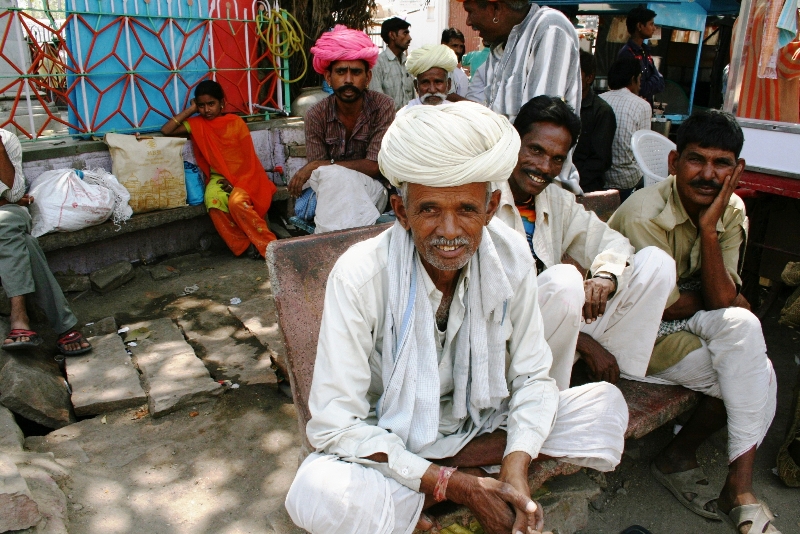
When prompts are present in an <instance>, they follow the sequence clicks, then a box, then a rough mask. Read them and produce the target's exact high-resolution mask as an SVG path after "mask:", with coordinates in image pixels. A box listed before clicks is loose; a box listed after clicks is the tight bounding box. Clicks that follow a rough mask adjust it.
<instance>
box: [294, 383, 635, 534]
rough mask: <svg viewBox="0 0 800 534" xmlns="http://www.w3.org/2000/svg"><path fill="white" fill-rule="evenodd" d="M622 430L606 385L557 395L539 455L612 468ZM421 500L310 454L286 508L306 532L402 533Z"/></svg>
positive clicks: (624, 412) (618, 396)
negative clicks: (553, 414) (557, 398)
mask: <svg viewBox="0 0 800 534" xmlns="http://www.w3.org/2000/svg"><path fill="white" fill-rule="evenodd" d="M627 427H628V406H627V404H626V403H625V399H624V398H623V397H622V393H620V391H619V390H618V389H617V388H616V387H614V386H612V385H611V384H608V383H606V382H597V383H593V384H586V385H584V386H580V387H577V388H572V389H569V390H567V391H562V392H561V393H560V395H559V404H558V413H557V415H556V420H555V422H554V424H553V428H552V430H551V431H550V435H549V436H548V437H547V439H546V440H545V442H544V444H543V445H542V448H541V454H543V455H547V456H550V457H553V458H560V459H562V460H564V461H567V462H569V463H572V464H576V465H580V466H582V467H591V468H593V469H598V470H600V471H611V470H612V469H614V468H615V467H616V466H617V464H619V461H620V458H621V456H622V449H623V447H624V445H625V439H624V435H625V430H626V429H627ZM424 500H425V496H424V494H422V493H419V492H417V491H414V490H412V489H410V488H408V487H406V486H403V485H401V484H400V483H399V482H397V481H396V480H394V479H392V478H387V477H385V476H383V475H382V474H381V473H380V472H378V471H377V470H376V469H373V468H371V467H368V466H364V465H360V464H356V463H351V462H345V461H342V460H339V459H338V458H337V457H335V456H332V455H326V454H317V453H314V454H311V455H310V456H309V457H308V458H306V459H305V461H304V462H303V464H302V465H301V466H300V469H298V471H297V475H296V476H295V479H294V481H293V482H292V486H291V488H289V493H288V494H287V495H286V510H287V511H288V512H289V516H290V517H291V518H292V521H294V522H295V524H297V525H298V526H299V527H301V528H303V529H305V530H307V531H308V532H310V533H311V534H348V533H353V534H355V533H359V534H360V533H367V532H369V533H376V534H390V533H391V534H410V533H411V532H412V531H413V530H414V527H415V525H416V524H417V520H418V519H419V514H420V512H421V511H422V505H423V502H424Z"/></svg>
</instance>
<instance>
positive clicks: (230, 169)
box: [186, 115, 278, 218]
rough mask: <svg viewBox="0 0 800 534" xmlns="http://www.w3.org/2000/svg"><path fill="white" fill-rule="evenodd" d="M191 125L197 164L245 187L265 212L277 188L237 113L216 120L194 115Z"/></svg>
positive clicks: (258, 210) (256, 206)
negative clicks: (257, 154)
mask: <svg viewBox="0 0 800 534" xmlns="http://www.w3.org/2000/svg"><path fill="white" fill-rule="evenodd" d="M186 122H188V123H189V127H190V128H191V137H192V144H193V146H194V155H195V158H197V165H198V167H200V168H201V169H202V170H203V172H204V173H205V175H206V177H210V176H211V169H214V172H215V173H216V174H221V175H222V176H224V177H225V179H226V180H228V181H229V182H230V183H231V184H232V185H233V187H238V188H240V189H244V190H245V191H246V192H247V194H248V195H250V200H251V202H252V203H253V209H255V211H256V213H257V214H258V215H259V216H260V217H262V218H263V217H264V215H266V213H267V210H268V209H269V206H270V204H272V195H274V194H275V191H277V189H278V188H277V187H275V184H273V183H272V180H270V179H269V178H268V177H267V173H266V171H264V167H263V166H262V165H261V162H260V161H258V156H256V149H255V147H254V146H253V138H252V137H250V130H248V129H247V125H246V124H245V123H244V121H243V120H242V119H241V117H239V116H237V115H220V116H219V117H217V118H215V119H214V120H210V121H209V120H206V119H204V118H202V117H191V118H189V119H188V120H187V121H186Z"/></svg>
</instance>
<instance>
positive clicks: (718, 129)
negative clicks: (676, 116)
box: [676, 109, 744, 159]
mask: <svg viewBox="0 0 800 534" xmlns="http://www.w3.org/2000/svg"><path fill="white" fill-rule="evenodd" d="M691 144H697V145H699V146H700V148H719V149H721V150H728V151H730V152H733V154H734V155H735V156H736V159H739V154H740V153H741V151H742V146H743V145H744V133H742V128H741V127H740V126H739V123H738V122H737V121H736V118H735V117H734V116H733V115H731V114H730V113H726V112H725V111H720V110H718V109H708V110H702V111H695V112H694V113H692V116H691V117H689V118H688V119H686V120H685V121H684V122H683V124H681V127H680V128H678V134H677V143H676V145H677V150H678V154H680V153H681V152H683V150H684V149H685V148H686V147H687V146H688V145H691Z"/></svg>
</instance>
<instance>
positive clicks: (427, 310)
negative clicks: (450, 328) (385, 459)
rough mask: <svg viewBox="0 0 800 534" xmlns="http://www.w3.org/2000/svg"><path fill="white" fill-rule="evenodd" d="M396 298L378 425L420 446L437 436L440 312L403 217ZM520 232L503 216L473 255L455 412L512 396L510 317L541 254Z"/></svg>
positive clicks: (393, 263)
mask: <svg viewBox="0 0 800 534" xmlns="http://www.w3.org/2000/svg"><path fill="white" fill-rule="evenodd" d="M391 232H392V238H391V244H390V246H389V266H390V267H389V302H388V304H387V307H386V322H385V327H384V328H385V331H384V336H383V347H382V349H383V350H382V354H383V370H382V371H383V384H384V392H383V395H382V397H381V399H380V401H379V403H378V417H379V420H378V426H380V427H382V428H385V429H387V430H389V431H391V432H392V433H394V434H396V435H398V436H399V437H400V438H401V439H402V440H403V441H404V442H405V444H406V447H407V448H408V450H410V451H412V452H418V451H420V450H422V449H423V448H424V447H426V446H427V445H430V444H431V443H433V442H434V441H435V440H436V438H437V433H438V428H439V402H440V399H439V369H438V367H439V362H438V357H437V350H436V341H435V338H434V328H435V319H434V312H433V310H432V309H431V305H430V301H429V299H428V295H427V294H426V291H425V284H424V283H423V281H422V279H421V276H422V273H420V272H418V269H419V267H418V262H417V259H416V254H417V251H416V247H415V246H414V242H413V240H412V238H411V233H410V232H408V231H406V230H405V229H404V228H403V227H402V226H400V224H399V223H395V225H394V227H393V228H392V229H391ZM524 252H527V249H526V248H525V247H524V243H523V244H521V240H520V237H519V235H517V234H516V232H514V231H513V230H512V229H510V228H508V227H507V226H506V225H505V224H503V223H502V222H500V221H499V220H493V221H492V222H490V223H489V225H488V226H486V227H484V229H483V235H482V238H481V244H480V246H479V248H478V251H477V252H476V253H475V255H474V256H473V257H472V259H471V260H470V263H469V272H470V277H469V285H468V287H467V288H466V294H465V297H464V298H465V304H466V306H465V308H466V311H465V314H464V322H463V323H462V326H461V328H460V329H459V331H458V333H457V334H456V338H455V340H454V343H455V348H456V350H455V353H456V355H455V361H454V364H453V381H454V384H455V389H454V391H453V415H454V416H455V417H457V418H465V417H467V415H469V416H470V417H471V418H472V419H473V421H475V423H476V424H479V422H480V411H481V410H484V409H487V408H494V409H497V408H498V407H499V406H500V403H501V402H502V401H503V399H505V398H506V397H508V395H509V391H508V386H507V381H506V343H505V339H504V337H503V334H502V328H501V327H502V324H503V321H505V320H506V311H507V306H508V301H509V299H510V298H511V297H512V296H513V295H514V292H515V290H516V289H517V287H518V286H519V284H520V283H521V282H522V280H523V278H524V277H525V276H526V275H527V274H528V273H529V272H530V270H531V268H532V266H533V259H532V257H531V255H530V254H524Z"/></svg>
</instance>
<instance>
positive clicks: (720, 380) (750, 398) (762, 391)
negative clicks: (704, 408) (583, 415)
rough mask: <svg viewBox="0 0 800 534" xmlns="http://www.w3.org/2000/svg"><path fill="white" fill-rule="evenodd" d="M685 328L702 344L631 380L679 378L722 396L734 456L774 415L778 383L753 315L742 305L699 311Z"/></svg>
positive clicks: (757, 440)
mask: <svg viewBox="0 0 800 534" xmlns="http://www.w3.org/2000/svg"><path fill="white" fill-rule="evenodd" d="M686 330H687V331H689V332H691V333H693V334H695V335H696V336H698V337H699V338H700V341H701V343H702V347H700V348H699V349H697V350H695V351H692V352H690V353H689V354H688V355H687V356H686V357H685V358H684V359H682V360H681V361H680V362H678V363H676V364H675V365H673V366H672V367H670V368H668V369H666V370H664V371H662V372H660V373H657V374H654V375H653V376H647V377H644V378H639V377H635V376H625V378H629V379H632V380H640V381H642V382H650V383H653V384H678V385H681V386H684V387H686V388H688V389H691V390H692V391H698V392H700V393H702V394H704V395H708V396H710V397H715V398H717V399H722V402H723V403H725V410H726V411H727V414H728V460H729V461H731V462H732V461H733V460H735V459H736V458H738V457H739V456H741V455H742V454H744V453H745V452H747V451H748V450H750V449H751V448H753V447H754V446H756V447H757V446H758V445H760V444H761V442H762V441H763V439H764V436H766V435H767V430H768V429H769V425H770V424H771V423H772V418H773V417H774V415H775V406H776V402H777V393H778V385H777V378H776V377H775V371H774V370H773V368H772V362H771V361H770V360H769V358H768V357H767V346H766V343H765V342H764V334H763V332H762V331H761V323H760V322H759V320H758V318H757V317H756V316H755V315H753V314H752V313H751V312H749V311H747V310H745V309H744V308H725V309H721V310H713V311H700V312H697V313H696V314H694V316H693V317H692V318H691V319H690V320H689V323H688V325H687V327H686Z"/></svg>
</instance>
